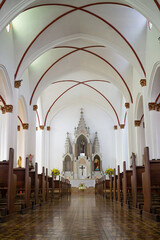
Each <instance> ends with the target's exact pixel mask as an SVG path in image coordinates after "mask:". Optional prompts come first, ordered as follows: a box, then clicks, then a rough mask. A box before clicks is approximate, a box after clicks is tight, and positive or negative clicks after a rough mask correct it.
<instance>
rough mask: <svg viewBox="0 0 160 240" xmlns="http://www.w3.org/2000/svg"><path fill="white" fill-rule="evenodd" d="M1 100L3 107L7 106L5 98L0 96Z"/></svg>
mask: <svg viewBox="0 0 160 240" xmlns="http://www.w3.org/2000/svg"><path fill="white" fill-rule="evenodd" d="M0 99H1V101H2V103H3V105H4V106H5V105H6V102H5V100H4V98H3V97H2V96H1V95H0Z"/></svg>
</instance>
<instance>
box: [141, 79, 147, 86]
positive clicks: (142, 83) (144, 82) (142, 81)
mask: <svg viewBox="0 0 160 240" xmlns="http://www.w3.org/2000/svg"><path fill="white" fill-rule="evenodd" d="M140 84H141V86H142V87H145V86H146V85H147V83H146V79H141V80H140Z"/></svg>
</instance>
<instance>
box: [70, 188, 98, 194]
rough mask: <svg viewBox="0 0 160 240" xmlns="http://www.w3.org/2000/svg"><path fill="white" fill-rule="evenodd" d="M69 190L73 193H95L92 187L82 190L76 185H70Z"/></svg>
mask: <svg viewBox="0 0 160 240" xmlns="http://www.w3.org/2000/svg"><path fill="white" fill-rule="evenodd" d="M71 192H72V193H73V194H74V193H78V194H93V193H95V188H94V187H88V188H86V189H84V190H81V189H79V188H77V187H72V188H71Z"/></svg>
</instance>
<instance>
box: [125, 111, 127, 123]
mask: <svg viewBox="0 0 160 240" xmlns="http://www.w3.org/2000/svg"><path fill="white" fill-rule="evenodd" d="M126 118H127V112H126V113H125V116H124V125H126Z"/></svg>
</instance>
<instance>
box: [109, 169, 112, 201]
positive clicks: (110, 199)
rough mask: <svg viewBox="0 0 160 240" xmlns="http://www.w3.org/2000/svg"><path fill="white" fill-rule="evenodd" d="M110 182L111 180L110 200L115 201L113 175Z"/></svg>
mask: <svg viewBox="0 0 160 240" xmlns="http://www.w3.org/2000/svg"><path fill="white" fill-rule="evenodd" d="M109 180H110V200H113V177H112V174H110V176H109Z"/></svg>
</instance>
